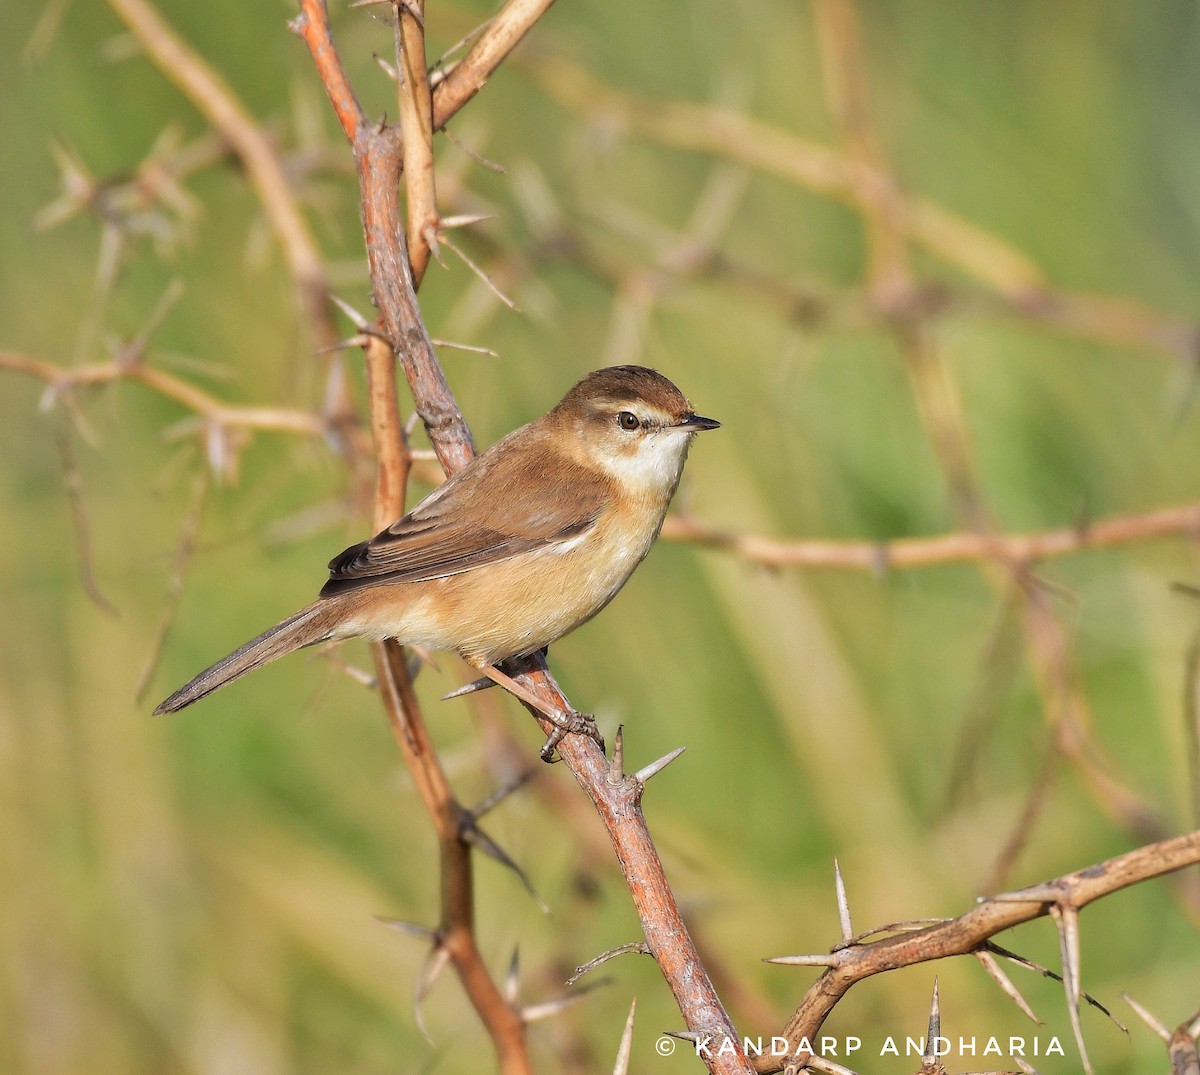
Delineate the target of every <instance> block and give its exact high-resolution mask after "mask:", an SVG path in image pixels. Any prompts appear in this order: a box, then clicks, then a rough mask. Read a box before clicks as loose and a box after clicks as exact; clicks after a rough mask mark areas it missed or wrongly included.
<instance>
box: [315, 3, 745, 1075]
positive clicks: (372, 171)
mask: <svg viewBox="0 0 1200 1075" xmlns="http://www.w3.org/2000/svg"><path fill="white" fill-rule="evenodd" d="M509 8H510V9H517V10H528V9H527V6H526V5H521V4H511V5H509ZM508 25H509V24H508V23H507V22H504V21H501V20H499V19H498V20H496V21H494V22H493V23H491V24H489V27H488V29H487V30H485V31H484V34H483V36H482V37H481V38H480V40H479V41H478V42H476V45H475V47H474V48H473V49H472V52H471V54H475V53H477V52H486V50H485V48H484V44H485V42H487V41H488V39H489V35H491V34H492V33H493V32H495V31H496V30H497V27H498V26H499V27H500V28H501V29H503V28H505V27H507V26H508ZM293 27H294V29H296V31H297V32H298V33H300V34H301V36H303V37H304V39H305V41H306V43H307V44H308V45H309V48H310V51H311V52H312V54H313V57H314V61H315V62H316V64H317V67H318V71H319V72H320V73H321V75H322V78H323V79H325V78H327V79H328V82H327V86H328V88H329V96H330V99H331V101H332V102H333V103H334V106H335V109H337V110H338V112H339V117H340V118H341V119H342V124H343V129H344V130H346V132H347V135H348V137H349V138H350V140H351V144H352V146H353V150H354V155H355V160H356V162H357V164H358V174H359V184H360V192H361V198H362V216H363V230H364V233H365V239H366V245H367V255H368V261H369V263H370V266H371V279H372V284H373V286H374V291H375V302H376V306H377V307H378V309H379V313H380V320H381V322H382V326H383V333H384V335H385V337H386V338H387V339H388V340H389V341H391V342H392V345H393V347H394V348H395V352H396V356H397V357H398V358H399V360H400V362H401V364H402V365H403V367H404V371H405V374H406V375H407V377H408V381H409V387H410V389H411V390H412V393H413V398H414V400H415V403H416V408H417V413H418V414H419V415H420V416H421V418H422V420H423V421H424V423H425V427H426V430H427V431H428V433H429V437H430V440H431V441H432V443H433V446H434V450H435V451H436V452H437V453H438V456H439V458H440V459H441V460H442V464H443V466H444V467H445V468H446V470H447V472H448V473H449V472H452V471H453V470H455V469H457V468H458V467H459V466H462V465H463V464H464V463H465V462H466V461H468V460H469V459H470V458H471V456H472V455H473V451H474V446H473V442H472V439H471V435H470V431H469V429H468V428H467V425H466V423H465V421H464V420H463V418H462V416H461V414H460V412H459V410H458V407H457V405H456V404H455V402H454V398H453V395H452V394H451V392H450V389H449V385H448V384H447V382H446V379H445V375H444V374H443V373H442V370H441V367H440V365H439V364H438V361H437V357H436V355H435V354H434V352H433V347H432V344H431V342H430V339H429V335H428V333H427V332H426V330H425V326H424V324H423V322H422V320H421V317H420V311H419V308H418V306H417V302H416V294H415V281H414V274H413V272H412V269H411V266H410V262H409V258H408V252H407V250H406V247H405V238H404V228H403V226H402V224H401V216H400V209H399V204H398V199H397V194H396V181H397V178H398V176H399V173H400V169H401V164H402V161H403V160H404V157H403V155H402V151H401V150H400V149H399V147H398V146H397V138H396V132H395V131H394V129H392V128H389V127H386V126H384V125H382V124H381V125H379V126H368V125H367V124H365V123H363V122H361V118H360V117H361V113H359V114H358V115H356V114H355V110H354V109H352V108H351V107H350V106H349V105H348V104H347V102H350V101H352V100H353V99H354V98H353V93H352V91H351V90H350V88H349V84H348V81H347V79H346V77H345V73H344V69H343V68H342V66H341V63H340V61H339V60H338V57H337V52H336V49H335V48H334V46H333V43H332V40H331V38H330V32H329V25H328V21H327V17H326V13H325V10H324V5H323V3H320V2H319V0H304V2H303V4H302V13H301V15H300V17H299V18H298V19H297V20H296V21H295V22H294V23H293ZM505 32H506V33H508V34H509V35H510V36H508V37H505V38H503V39H502V40H503V41H507V42H508V47H510V48H511V46H512V45H514V44H515V43H516V41H517V40H518V39H519V35H517V36H511V30H505ZM471 54H469V55H468V59H470V55H471ZM489 54H491V53H489ZM414 60H415V58H411V59H410V60H409V62H410V63H411V62H413V61H414ZM421 62H423V60H422V61H421ZM464 62H465V61H464ZM497 62H498V59H497ZM484 77H486V76H484ZM446 84H447V83H443V85H446ZM468 97H469V95H468ZM466 99H467V98H464V101H465V100H466ZM339 102H341V104H339ZM343 106H344V107H343ZM435 120H436V117H435ZM415 182H416V183H417V184H420V183H421V182H423V180H422V179H420V178H419V177H418V179H416V180H415ZM423 204H424V202H423V200H421V199H414V198H412V197H411V195H410V201H409V208H410V211H412V210H413V208H414V206H417V205H423ZM418 230H419V229H418ZM409 231H410V234H411V232H412V223H411V218H410V227H409ZM374 377H375V378H376V383H377V384H378V385H379V386H380V387H379V388H372V391H371V396H372V400H373V401H375V403H374V404H373V406H377V407H379V408H380V414H379V415H378V416H376V417H373V427H374V428H375V430H376V435H377V437H381V438H386V437H388V436H395V435H397V434H398V433H399V426H398V417H397V416H396V415H395V413H394V408H395V404H394V402H388V401H387V399H386V397H387V396H388V394H389V392H388V389H387V387H386V385H387V382H386V380H379V378H381V377H386V374H385V373H384V371H383V370H382V367H381V368H379V369H377V370H375V373H374ZM390 484H391V485H393V486H394V485H395V483H390ZM382 488H383V483H382V482H381V489H382ZM389 513H392V514H390V517H391V518H394V517H395V516H396V515H398V514H399V513H400V512H399V511H398V510H397V505H395V504H394V503H385V502H384V501H383V500H382V499H380V500H379V501H377V519H382V518H389ZM376 663H377V667H378V668H379V672H380V677H381V682H385V683H388V686H386V687H385V690H384V697H385V699H388V710H389V714H390V719H391V720H392V721H393V724H394V726H399V728H400V732H401V734H398V735H397V739H398V741H400V742H401V744H402V748H404V749H405V751H406V757H408V756H409V754H410V752H415V755H416V756H415V759H414V760H416V761H417V763H418V764H419V765H424V766H428V765H430V764H431V760H430V759H429V758H428V757H426V752H425V750H424V749H421V748H419V747H417V748H413V750H412V751H410V749H409V747H408V746H407V741H408V740H409V738H410V737H412V736H414V735H416V734H418V733H417V732H415V731H414V729H420V728H421V727H423V725H422V723H421V722H420V720H419V716H418V710H417V709H416V702H415V698H413V697H412V695H411V692H410V691H408V687H407V677H406V674H405V670H404V662H403V659H402V656H401V654H400V651H399V648H398V647H395V646H394V645H391V644H387V645H386V646H385V647H383V649H382V652H381V654H380V655H379V656H377V662H376ZM519 678H520V680H521V681H522V683H523V685H524V686H526V687H527V688H529V689H532V690H533V691H534V693H535V694H536V695H537V696H538V697H539V699H541V700H542V701H543V702H544V703H545V704H546V705H547V706H549V707H551V708H553V709H555V710H557V711H558V712H560V713H571V712H574V707H573V706H571V704H570V703H569V702H568V701H567V699H566V698H565V697H564V696H563V695H562V693H561V691H560V690H559V689H558V687H557V685H556V684H555V683H554V681H553V679H552V678H551V677H550V676H549V673H548V671H547V669H546V667H545V664H544V662H540V661H539V662H534V663H533V668H532V669H531V671H529V672H526V673H524V674H522V675H521V676H520V677H519ZM389 681H390V682H389ZM530 711H531V712H532V713H533V714H534V716H535V717H537V719H538V721H539V723H540V724H541V725H542V726H543V729H544V730H545V731H546V733H547V734H550V733H551V732H552V731H553V730H554V726H553V725H552V724H551V722H550V721H549V720H548V719H547V718H545V717H544V716H542V715H541V714H540V713H538V712H536V710H534V709H533V708H532V707H530ZM558 750H559V754H560V756H561V757H562V758H563V760H564V761H565V762H566V764H567V766H568V768H569V769H570V770H571V772H572V774H573V775H574V776H575V777H576V779H577V780H578V781H579V782H580V784H581V785H582V786H583V788H584V790H585V791H586V792H587V793H588V795H589V796H590V797H591V798H592V801H593V803H594V804H595V806H596V808H597V810H598V811H599V813H600V816H601V818H602V820H603V821H604V824H605V827H606V829H607V830H608V833H609V836H610V838H611V840H612V842H613V846H614V849H615V850H616V853H617V858H618V861H619V862H620V865H621V868H622V871H623V873H624V874H625V878H626V881H627V883H628V885H629V887H630V892H631V895H632V896H633V901H634V905H635V908H636V909H637V912H638V916H639V918H640V920H641V922H642V927H643V930H644V932H645V935H646V941H647V944H648V946H649V948H650V950H651V952H652V953H653V954H654V956H655V958H656V959H657V961H658V965H659V968H660V970H661V972H662V974H663V977H664V978H665V979H666V981H667V983H668V985H669V986H670V988H671V990H672V993H673V994H674V996H675V999H676V1002H677V1003H678V1005H679V1007H680V1011H681V1013H682V1014H683V1017H684V1019H685V1021H686V1023H687V1026H688V1029H689V1030H690V1031H691V1032H693V1033H696V1034H716V1035H720V1036H725V1037H727V1038H728V1039H730V1040H733V1041H736V1040H737V1039H736V1034H735V1032H734V1030H733V1026H732V1023H731V1022H730V1020H729V1017H728V1015H727V1014H726V1013H725V1010H724V1008H723V1007H722V1006H721V1003H720V1000H719V999H718V997H717V995H716V991H715V990H714V988H713V986H712V983H711V982H710V981H709V979H708V975H707V974H706V972H705V970H704V967H703V964H702V963H701V961H700V957H699V954H698V952H697V951H696V948H695V945H694V944H693V942H692V940H691V938H690V936H689V934H688V931H687V929H686V927H685V925H684V923H683V920H682V917H681V916H680V914H679V910H678V907H677V905H676V902H675V899H674V896H673V895H672V893H671V890H670V886H669V884H668V882H667V879H666V876H665V874H664V872H663V868H662V863H661V862H660V860H659V857H658V853H657V851H656V849H655V847H654V843H653V841H652V839H651V837H650V834H649V831H648V829H647V827H646V824H645V821H644V818H643V816H642V813H641V809H640V801H641V796H642V791H643V782H642V780H640V779H638V778H637V777H636V776H627V775H625V773H624V772H623V771H621V769H620V768H616V769H614V768H613V766H612V765H611V764H610V763H609V761H608V760H607V759H606V758H605V757H604V755H603V753H602V752H601V750H600V748H599V746H598V745H597V744H596V743H595V742H594V741H593V740H591V739H587V738H585V737H583V736H578V735H573V736H568V737H567V738H566V739H564V740H563V741H562V742H561V743H559V745H558ZM439 794H440V792H439ZM446 794H448V789H447V791H446ZM435 799H436V796H435V795H434V793H433V791H430V793H429V795H428V797H426V803H427V806H429V805H430V804H431V802H433V801H434V800H435ZM449 801H450V802H452V800H449ZM435 807H436V808H437V809H440V810H441V811H442V813H443V815H444V814H445V813H446V812H448V811H449V810H450V806H449V804H448V802H447V801H445V800H438V801H437V802H436V803H435ZM432 812H434V810H433V809H431V813H432ZM435 816H436V815H435ZM447 823H448V821H443V820H439V821H438V822H437V827H438V828H439V833H440V832H441V831H442V829H443V827H444V826H445V825H446V824H447ZM451 844H452V846H450V847H447V844H446V843H445V842H442V847H443V854H444V855H445V857H444V858H443V882H444V883H443V913H444V914H445V913H446V911H447V909H448V904H449V902H450V900H451V892H454V893H458V894H459V899H460V901H461V903H462V908H461V912H460V913H461V916H462V917H463V918H465V922H464V923H463V930H462V933H463V935H464V937H467V938H469V944H468V945H466V948H465V954H464V955H463V957H462V958H458V957H455V965H456V967H457V968H458V970H459V973H460V976H461V977H462V978H463V983H464V986H465V988H466V989H467V991H468V994H469V995H470V996H471V999H472V1001H473V1002H474V1003H475V1006H476V1010H477V1011H479V1013H480V1015H481V1017H482V1018H483V1019H484V1021H485V1022H486V1023H487V1024H488V1027H489V1030H490V1031H491V1033H492V1037H493V1041H494V1042H495V1044H496V1048H497V1051H498V1052H499V1054H500V1057H501V1062H502V1065H504V1066H505V1067H506V1068H508V1067H511V1070H519V1069H520V1068H519V1065H520V1064H521V1063H522V1062H526V1063H527V1060H526V1059H525V1054H524V1047H523V1038H518V1034H519V1032H520V1031H521V1029H522V1028H521V1025H520V1023H519V1021H518V1022H516V1023H514V1022H513V1019H512V1018H511V1016H512V1010H511V1008H510V1007H509V1006H508V1005H507V1004H506V1003H503V1000H502V998H500V997H499V996H498V994H496V993H495V989H494V985H493V984H492V983H491V979H490V977H489V976H488V975H487V972H486V968H484V966H483V963H482V961H481V960H480V959H479V956H478V951H477V949H475V947H474V940H473V934H472V933H471V930H470V906H471V905H470V889H469V885H470V872H469V855H467V854H466V852H465V850H463V849H462V843H461V840H459V839H457V837H456V839H455V840H453V841H451ZM464 943H465V942H464ZM452 955H453V953H452ZM711 1069H712V1070H713V1071H714V1072H744V1071H746V1070H747V1068H746V1061H745V1058H744V1057H743V1056H741V1055H740V1051H738V1050H736V1049H735V1050H734V1051H733V1052H732V1053H723V1054H722V1055H720V1056H718V1057H714V1058H713V1060H712V1063H711Z"/></svg>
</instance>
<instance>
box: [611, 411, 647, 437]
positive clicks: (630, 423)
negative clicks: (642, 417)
mask: <svg viewBox="0 0 1200 1075" xmlns="http://www.w3.org/2000/svg"><path fill="white" fill-rule="evenodd" d="M641 424H642V423H641V422H639V421H638V416H637V415H636V414H634V413H633V411H621V412H620V414H618V415H617V425H619V426H620V427H621V428H622V429H624V430H626V431H627V432H630V433H632V432H633V431H634V430H635V429H637V427H638V426H640V425H641Z"/></svg>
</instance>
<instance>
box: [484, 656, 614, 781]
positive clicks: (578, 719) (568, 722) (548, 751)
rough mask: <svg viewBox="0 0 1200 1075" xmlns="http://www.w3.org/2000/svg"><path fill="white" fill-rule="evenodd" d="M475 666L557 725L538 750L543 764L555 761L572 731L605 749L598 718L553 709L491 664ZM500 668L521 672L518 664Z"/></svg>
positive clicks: (586, 714) (509, 663)
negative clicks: (560, 744)
mask: <svg viewBox="0 0 1200 1075" xmlns="http://www.w3.org/2000/svg"><path fill="white" fill-rule="evenodd" d="M471 664H472V666H473V667H475V668H477V669H478V670H479V671H480V672H482V673H483V674H484V675H485V676H487V678H488V679H490V680H491V681H492V682H493V683H496V684H498V685H499V686H501V687H503V688H504V689H505V690H506V691H508V692H509V694H513V695H515V696H516V697H517V698H520V699H521V701H522V702H524V703H525V704H526V705H528V706H530V707H531V708H533V709H535V710H537V711H538V712H539V713H541V714H542V716H544V717H545V718H546V719H547V720H548V721H550V723H551V724H553V725H554V731H552V732H551V733H550V737H549V738H548V739H547V740H546V742H545V743H544V744H543V745H542V749H541V750H539V751H538V755H539V757H540V758H541V759H542V761H546V762H548V761H552V760H553V757H554V749H555V747H557V746H558V744H559V743H561V742H562V741H563V739H565V738H566V737H567V736H568V735H570V734H571V733H572V732H575V733H578V734H580V735H586V736H587V737H588V738H589V739H594V740H595V741H596V742H597V743H599V744H600V749H601V750H603V749H604V740H603V738H601V736H600V733H599V731H597V729H596V721H595V719H594V718H593V717H592V716H591V715H590V714H588V713H580V712H579V711H578V710H576V709H569V710H565V711H564V710H562V709H559V708H558V707H556V706H551V705H549V704H548V703H547V702H545V701H543V700H542V699H541V698H539V697H538V696H537V695H536V694H534V693H533V691H531V690H530V689H529V688H528V687H526V686H524V685H523V684H521V683H519V682H517V680H515V679H513V678H512V676H510V675H508V674H507V673H506V672H503V671H501V669H500V668H499V667H497V666H496V665H491V664H483V663H480V664H475V662H473V661H472V662H471ZM500 664H501V665H503V666H504V667H506V668H509V669H511V670H512V671H514V672H519V671H520V670H521V669H520V666H519V664H516V665H514V663H513V662H511V661H501V662H500Z"/></svg>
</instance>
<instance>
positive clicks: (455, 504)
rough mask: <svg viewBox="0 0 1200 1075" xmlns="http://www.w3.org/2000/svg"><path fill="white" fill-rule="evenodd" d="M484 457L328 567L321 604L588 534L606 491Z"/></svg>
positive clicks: (530, 465)
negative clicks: (379, 585) (330, 598)
mask: <svg viewBox="0 0 1200 1075" xmlns="http://www.w3.org/2000/svg"><path fill="white" fill-rule="evenodd" d="M495 463H496V457H494V456H493V453H492V452H488V453H485V454H484V455H483V456H480V457H479V458H478V459H476V460H475V461H474V462H473V463H470V464H469V465H468V466H466V467H464V468H463V469H462V470H460V471H459V472H458V473H456V474H455V475H454V476H453V477H452V478H451V479H450V480H449V481H448V482H446V484H445V485H443V486H442V487H441V488H440V489H437V490H435V491H434V492H433V493H432V494H431V495H430V496H428V497H426V498H425V500H423V501H422V502H421V503H420V504H418V505H417V506H416V507H415V508H414V509H413V510H412V511H411V512H410V513H409V514H408V515H405V516H404V518H402V519H400V520H398V521H397V522H394V523H393V524H392V525H391V526H389V527H388V528H387V529H386V530H384V531H382V532H381V533H379V534H376V535H375V537H373V538H371V540H370V541H364V542H362V543H361V544H358V545H353V546H351V547H350V548H348V549H346V550H345V551H344V552H342V553H341V554H340V555H338V556H336V557H334V558H333V560H331V561H330V562H329V581H328V582H326V583H325V586H324V588H323V589H322V590H321V596H322V597H328V596H329V595H330V594H333V593H342V592H344V591H346V590H350V589H356V588H358V587H360V586H366V585H370V584H373V583H377V582H389V583H393V582H423V581H427V580H429V579H436V578H444V577H445V576H447V575H457V574H460V573H461V572H464V571H472V570H474V569H475V568H478V567H485V566H486V565H488V564H494V563H498V562H499V561H501V560H509V559H511V558H512V557H514V556H519V555H521V554H522V553H528V552H532V551H534V550H536V549H541V548H546V547H549V546H552V545H555V544H558V543H561V542H564V541H569V540H571V539H572V538H575V537H578V536H580V535H582V534H584V533H586V532H587V531H588V530H589V529H590V528H591V527H592V526H594V525H595V523H596V520H597V518H598V517H599V515H600V511H601V507H602V504H603V498H604V493H605V490H604V489H603V483H602V482H601V483H597V482H596V481H595V480H592V481H587V480H571V478H572V477H576V478H584V477H586V476H585V475H582V474H581V475H574V476H573V475H571V474H570V473H569V471H568V470H567V469H566V468H563V467H561V466H560V467H557V468H555V471H554V473H553V474H549V473H547V470H546V468H545V466H544V461H543V460H541V459H538V458H529V459H527V460H522V459H520V458H517V459H514V458H513V457H512V456H511V455H510V456H509V457H508V458H506V459H505V460H504V465H503V466H497V465H495Z"/></svg>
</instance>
